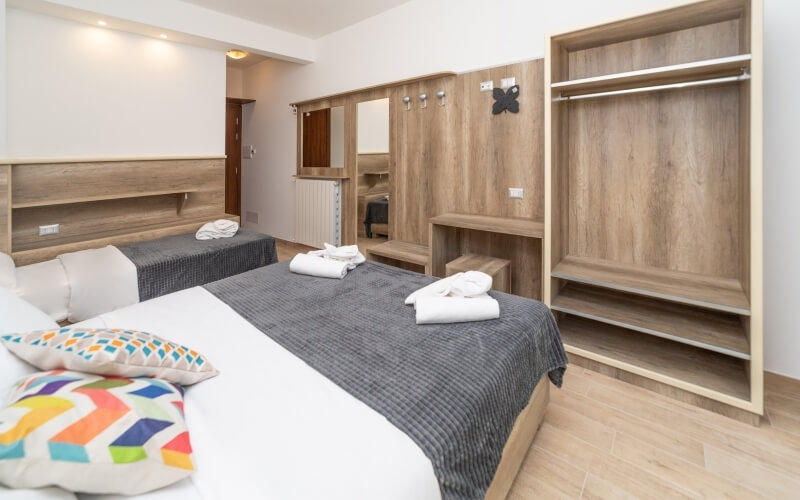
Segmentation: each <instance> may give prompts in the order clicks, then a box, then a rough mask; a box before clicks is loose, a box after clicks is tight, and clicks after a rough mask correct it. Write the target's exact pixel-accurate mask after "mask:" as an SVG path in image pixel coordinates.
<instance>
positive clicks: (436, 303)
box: [416, 295, 500, 325]
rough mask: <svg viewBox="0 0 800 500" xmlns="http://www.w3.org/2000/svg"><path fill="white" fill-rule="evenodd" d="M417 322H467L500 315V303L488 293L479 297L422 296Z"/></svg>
mask: <svg viewBox="0 0 800 500" xmlns="http://www.w3.org/2000/svg"><path fill="white" fill-rule="evenodd" d="M416 308H417V324H418V325H430V324H435V323H466V322H468V321H485V320H489V319H497V318H499V317H500V304H499V303H498V302H497V301H496V300H495V299H493V298H491V297H489V296H488V295H481V296H478V297H420V298H419V299H417V304H416Z"/></svg>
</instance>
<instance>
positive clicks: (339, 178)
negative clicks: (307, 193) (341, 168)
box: [295, 174, 350, 181]
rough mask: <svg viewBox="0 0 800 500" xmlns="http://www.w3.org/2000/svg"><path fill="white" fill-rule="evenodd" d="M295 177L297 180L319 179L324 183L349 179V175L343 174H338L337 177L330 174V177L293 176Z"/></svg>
mask: <svg viewBox="0 0 800 500" xmlns="http://www.w3.org/2000/svg"><path fill="white" fill-rule="evenodd" d="M295 177H296V178H297V179H319V180H322V181H324V180H343V179H349V178H350V176H349V175H345V174H338V175H334V174H331V175H295Z"/></svg>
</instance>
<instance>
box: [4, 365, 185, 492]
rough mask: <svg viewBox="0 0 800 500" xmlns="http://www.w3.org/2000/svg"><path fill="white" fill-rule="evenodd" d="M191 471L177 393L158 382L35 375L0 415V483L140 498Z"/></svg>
mask: <svg viewBox="0 0 800 500" xmlns="http://www.w3.org/2000/svg"><path fill="white" fill-rule="evenodd" d="M193 471H194V463H193V459H192V447H191V444H190V440H189V432H188V430H187V428H186V423H185V421H184V418H183V390H182V389H181V388H180V386H176V385H172V384H170V383H169V382H164V381H161V380H157V379H149V378H111V377H103V376H100V375H89V374H85V373H77V372H70V371H63V370H57V371H51V372H44V373H36V374H34V375H32V376H30V377H29V378H27V379H24V380H23V381H21V382H20V384H18V386H17V387H16V388H15V389H14V391H12V394H11V398H10V399H9V404H8V406H7V407H6V408H4V409H2V410H0V483H2V484H4V485H6V486H8V487H11V488H40V487H44V486H59V487H61V488H64V489H66V490H69V491H80V492H85V493H104V494H122V495H139V494H142V493H146V492H148V491H151V490H155V489H158V488H162V487H164V486H166V485H168V484H171V483H174V482H177V481H180V480H181V479H183V478H185V477H187V476H189V475H190V474H192V472H193Z"/></svg>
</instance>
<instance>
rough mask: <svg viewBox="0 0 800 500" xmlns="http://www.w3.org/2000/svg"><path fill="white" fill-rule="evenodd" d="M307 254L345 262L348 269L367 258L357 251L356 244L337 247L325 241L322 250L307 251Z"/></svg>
mask: <svg viewBox="0 0 800 500" xmlns="http://www.w3.org/2000/svg"><path fill="white" fill-rule="evenodd" d="M308 254H309V255H315V256H317V257H325V258H326V259H333V260H340V261H342V262H347V268H348V269H349V270H353V269H355V268H356V266H358V265H359V264H361V263H363V262H365V261H366V260H367V258H366V257H364V255H363V254H362V253H361V252H359V251H358V246H357V245H347V246H343V247H337V246H334V245H331V244H330V243H325V248H324V249H323V250H312V251H310V252H308Z"/></svg>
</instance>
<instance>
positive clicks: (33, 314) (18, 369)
mask: <svg viewBox="0 0 800 500" xmlns="http://www.w3.org/2000/svg"><path fill="white" fill-rule="evenodd" d="M53 328H58V323H56V322H55V321H53V320H52V319H50V317H49V316H48V315H46V314H45V313H43V312H42V311H40V310H38V309H36V308H35V307H33V306H32V305H31V304H29V303H27V302H25V301H24V300H22V299H21V298H19V297H17V296H16V295H14V292H12V291H11V290H9V289H7V288H3V287H0V334H3V333H16V332H29V331H32V330H50V329H53ZM37 371H38V370H37V369H36V368H34V367H33V366H31V365H29V364H28V363H25V362H24V361H22V360H21V359H19V358H18V357H16V356H14V355H13V354H11V352H9V350H8V349H6V348H5V347H0V400H2V401H3V402H4V401H5V398H6V396H7V395H8V392H9V390H10V389H11V387H12V386H13V385H14V384H15V383H16V382H17V381H18V380H19V379H21V378H23V377H26V376H28V375H30V374H31V373H35V372H37Z"/></svg>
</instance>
